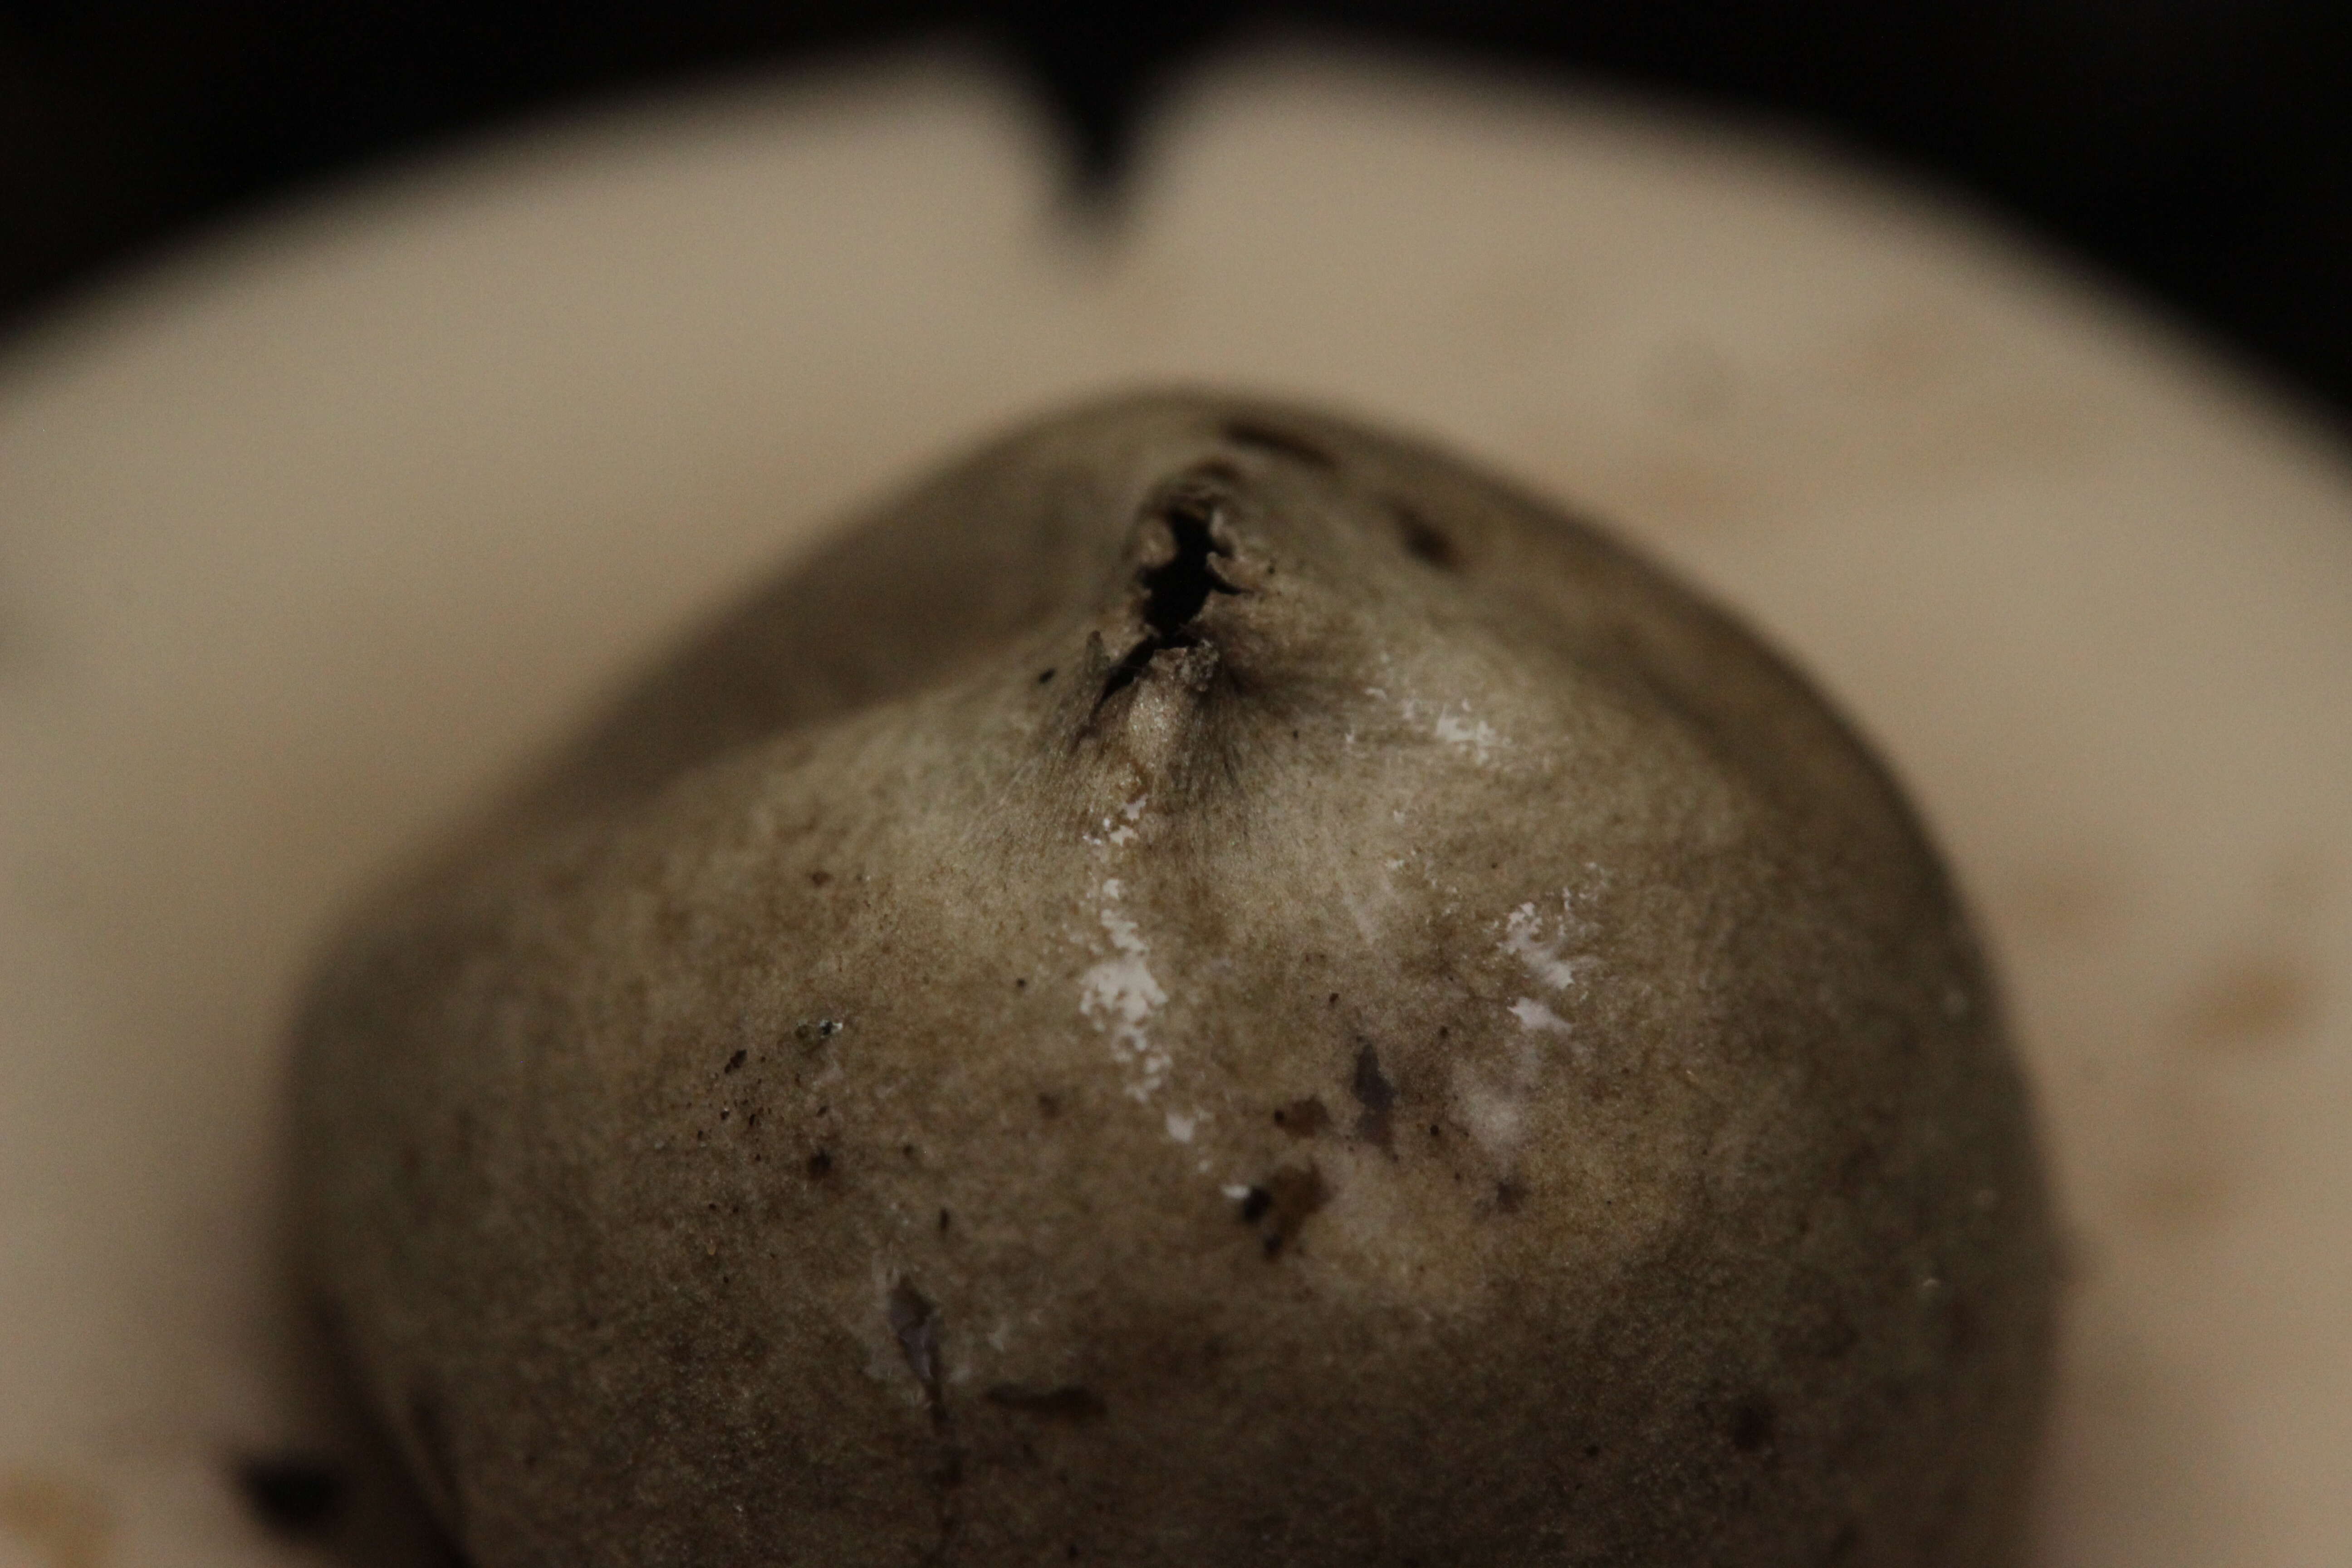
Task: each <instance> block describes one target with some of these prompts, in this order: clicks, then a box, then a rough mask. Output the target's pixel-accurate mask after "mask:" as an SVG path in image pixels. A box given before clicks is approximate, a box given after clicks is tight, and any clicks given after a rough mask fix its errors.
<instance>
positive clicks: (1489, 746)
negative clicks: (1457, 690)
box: [1431, 703, 1505, 765]
mask: <svg viewBox="0 0 2352 1568" xmlns="http://www.w3.org/2000/svg"><path fill="white" fill-rule="evenodd" d="M1431 732H1432V733H1433V734H1434V735H1435V736H1436V737H1437V738H1438V739H1439V740H1441V741H1443V742H1445V743H1446V744H1447V745H1449V746H1451V747H1453V748H1454V750H1455V751H1457V752H1469V753H1470V754H1471V760H1472V761H1474V762H1476V763H1480V764H1481V765H1484V764H1485V763H1486V760H1487V759H1488V758H1489V757H1491V756H1493V755H1494V754H1495V753H1496V752H1498V751H1500V750H1502V748H1503V746H1504V744H1505V742H1504V740H1503V737H1502V736H1501V734H1499V733H1498V732H1497V731H1496V729H1495V726H1493V725H1492V724H1489V723H1487V722H1486V721H1485V720H1484V719H1479V720H1476V721H1473V720H1472V719H1471V717H1470V709H1469V706H1468V705H1467V704H1466V703H1465V705H1464V706H1463V709H1462V711H1461V712H1460V713H1458V714H1455V713H1444V712H1441V713H1440V714H1438V716H1437V722H1436V723H1435V724H1434V725H1433V727H1432V730H1431Z"/></svg>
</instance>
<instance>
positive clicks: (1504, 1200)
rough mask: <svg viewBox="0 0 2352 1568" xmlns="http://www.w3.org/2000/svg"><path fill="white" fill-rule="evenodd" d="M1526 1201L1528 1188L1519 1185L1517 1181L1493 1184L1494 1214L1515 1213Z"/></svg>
mask: <svg viewBox="0 0 2352 1568" xmlns="http://www.w3.org/2000/svg"><path fill="white" fill-rule="evenodd" d="M1527 1201H1528V1190H1527V1188H1525V1187H1523V1186H1521V1185H1519V1184H1518V1183H1517V1182H1497V1183H1496V1184H1495V1212H1496V1214H1517V1213H1518V1212H1519V1209H1520V1207H1521V1206H1522V1205H1525V1204H1526V1203H1527Z"/></svg>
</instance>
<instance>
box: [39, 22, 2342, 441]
mask: <svg viewBox="0 0 2352 1568" xmlns="http://www.w3.org/2000/svg"><path fill="white" fill-rule="evenodd" d="M1299 28H1307V29H1311V30H1313V31H1315V32H1318V33H1321V34H1325V35H1334V34H1336V35H1338V36H1339V37H1343V38H1352V39H1358V40H1363V41H1370V42H1376V43H1380V44H1383V45H1387V46H1391V47H1405V48H1408V49H1412V50H1420V51H1426V52H1429V53H1431V54H1433V55H1441V56H1445V57H1451V58H1457V59H1466V60H1470V61H1474V62H1478V63H1484V64H1488V65H1492V64H1495V63H1498V62H1499V63H1503V64H1506V65H1507V66H1510V67H1513V68H1519V69H1523V70H1524V71H1526V72H1527V73H1528V74H1530V75H1534V76H1538V77H1540V76H1544V75H1553V76H1558V77H1560V78H1564V79H1596V78H1597V79H1605V80H1610V81H1614V82H1620V83H1626V84H1631V85H1635V86H1639V87H1643V88H1646V89H1663V90H1664V91H1666V92H1668V93H1670V94H1674V95H1677V96H1680V97H1684V98H1686V99H1689V100H1696V101H1699V102H1702V103H1709V104H1714V105H1718V106H1724V107H1729V108H1733V109H1736V110H1740V111H1742V112H1745V113H1750V114H1752V113H1756V112H1759V111H1760V112H1762V113H1764V114H1767V115H1769V116H1777V117H1780V118H1783V119H1785V120H1786V121H1790V122H1793V123H1795V124H1796V125H1798V126H1800V127H1802V128H1804V129H1807V130H1809V131H1813V132H1820V133H1822V134H1825V135H1827V136H1829V137H1831V138H1833V139H1835V140H1836V141H1838V142H1842V143H1843V144H1844V145H1845V146H1846V147H1847V148H1848V149H1849V150H1851V151H1853V152H1857V153H1861V154H1862V155H1863V156H1864V158H1866V159H1869V160H1871V161H1874V162H1876V163H1879V164H1880V165H1881V166H1883V167H1888V168H1891V169H1893V170H1895V171H1896V172H1898V173H1914V174H1925V175H1927V177H1929V178H1930V179H1932V180H1934V181H1936V182H1937V183H1940V184H1945V185H1946V186H1948V187H1950V188H1956V189H1958V190H1960V191H1962V192H1964V193H1969V194H1971V195H1974V196H1976V197H1978V198H1979V199H1981V200H1983V201H1985V202H1986V203H1988V204H1989V205H1992V206H1994V207H1996V208H1997V209H1999V210H2000V211H2002V212H2003V213H2004V214H2005V215H2006V216H2008V217H2009V218H2010V219H2011V221H2012V222H2016V223H2019V224H2021V226H2023V227H2025V228H2026V229H2027V230H2028V231H2029V232H2038V233H2039V234H2041V235H2042V236H2043V237H2045V238H2048V239H2051V240H2053V241H2055V242H2056V243H2058V244H2060V245H2062V246H2063V247H2068V248H2070V249H2072V250H2074V251H2075V252H2076V253H2077V254H2079V255H2082V256H2084V257H2086V258H2089V259H2091V260H2092V261H2093V262H2095V264H2097V265H2099V266H2101V267H2103V268H2105V269H2106V270H2108V271H2109V273H2110V274H2111V275H2112V276H2114V277H2116V278H2117V279H2120V280H2122V281H2123V282H2124V283H2125V285H2126V287H2128V288H2131V289H2136V290H2137V291H2138V292H2139V293H2141V294H2142V295H2143V296H2146V297H2150V298H2153V299H2155V300H2158V301H2160V302H2162V303H2163V304H2165V305H2167V306H2168V307H2169V308H2171V309H2172V310H2175V311H2177V312H2179V313H2180V314H2182V315H2185V316H2186V317H2188V318H2189V320H2190V321H2192V322H2195V323H2200V324H2201V325H2202V327H2203V328H2204V330H2205V331H2207V332H2208V333H2209V334H2210V336H2211V337H2212V338H2213V339H2215V340H2216V341H2218V342H2220V343H2221V344H2222V345H2223V346H2224V347H2225V348H2228V349H2231V350H2232V351H2234V352H2235V353H2237V354H2238V355H2239V356H2240V357H2242V358H2243V359H2245V360H2248V361H2251V362H2252V363H2254V364H2255V365H2257V366H2259V367H2263V368H2264V369H2266V370H2267V371H2268V372H2269V373H2270V374H2275V375H2278V376H2280V377H2282V378H2283V379H2284V380H2285V381H2286V382H2288V383H2289V384H2297V385H2299V386H2300V387H2301V388H2302V389H2303V390H2305V391H2306V392H2308V393H2312V394H2315V395H2318V396H2319V397H2320V398H2321V399H2323V400H2325V401H2326V403H2328V404H2329V405H2331V406H2332V408H2333V410H2334V411H2335V412H2336V415H2337V416H2339V417H2340V416H2341V415H2342V414H2343V413H2344V412H2345V411H2346V410H2347V408H2352V313H2347V311H2346V310H2344V309H2343V307H2342V304H2341V290H2342V288H2343V286H2344V282H2345V280H2346V279H2347V276H2352V92H2347V91H2346V90H2345V84H2346V83H2347V81H2352V42H2347V39H2352V29H2347V28H2345V27H2343V26H2340V17H2338V16H2336V7H2335V6H2333V5H2327V4H2325V3H2324V0H2134V3H2131V4H2126V3H2125V0H1993V3H1991V4H1985V3H1982V0H1973V3H1965V0H1806V3H1798V0H1659V3H1653V4H1645V5H1537V4H1533V3H1531V0H1287V3H1285V0H1161V3H1160V4H1157V5H1102V4H1088V3H1087V0H855V3H853V0H770V3H767V4H751V3H746V0H664V3H663V4H659V5H656V4H653V3H651V0H571V3H567V4H562V5H557V4H553V3H552V0H467V3H466V4H463V5H459V4H454V3H451V0H437V3H420V0H342V3H340V4H337V5H318V4H315V3H313V0H219V3H217V4H211V5H183V4H176V3H173V0H70V3H68V0H7V3H6V4H5V5H0V334H5V333H7V332H10V331H15V330H17V329H21V328H22V327H23V326H24V325H25V324H26V323H27V322H29V321H33V320H36V319H37V318H38V317H39V316H41V315H42V314H43V313H44V312H45V311H46V310H48V309H50V308H51V307H53V306H55V305H57V304H58V303H59V302H61V301H62V300H66V299H68V298H69V297H71V296H72V295H73V294H74V293H75V292H76V291H77V290H79V289H84V288H86V287H88V286H89V284H90V283H91V282H92V281H93V280H95V279H100V278H103V277H104V276H106V275H107V274H108V273H109V272H110V270H113V269H116V268H122V267H124V266H126V265H135V264H136V263H137V261H138V260H139V258H141V257H142V256H143V255H146V254H149V253H152V251H153V250H154V249H155V247H158V246H161V245H165V244H168V243H170V242H172V241H173V240H174V239H176V238H179V237H184V236H186V235H188V234H189V233H190V232H191V231H192V230H194V229H196V228H199V227H201V226H210V225H217V224H221V223H224V222H228V221H233V220H234V219H235V218H236V216H238V215H240V214H241V213H243V212H246V211H248V210H250V209H251V208H253V207H254V206H255V205H257V204H261V203H268V202H271V201H275V200H278V199H280V198H283V197H285V196H287V195H291V194H294V193H296V192H299V190H301V189H302V188H303V187H305V186H306V185H310V184H315V183H317V182H320V181H321V180H325V179H329V178H332V177H335V176H339V175H341V174H346V173H349V172H351V171H352V170H355V169H359V168H362V167H364V166H366V165H367V164H369V163H373V162H376V161H380V160H384V159H388V158H395V157H398V156H400V155H402V154H405V153H416V152H419V151H424V150H429V149H430V148H432V147H433V146H434V145H435V144H436V143H441V142H447V141H450V140H452V139H455V138H459V137H463V136H466V135H468V134H469V133H472V132H476V131H478V130H479V129H481V128H483V127H485V126H489V125H493V124H495V123H497V122H499V121H503V120H508V119H510V118H513V117H517V116H522V115H528V114H531V113H534V112H537V111H541V110H546V109H548V108H550V107H551V106H556V105H561V104H564V103H568V102H574V101H579V100H591V99H593V98H596V97H599V96H609V95H614V94H635V93H639V92H645V91H649V90H652V89H659V88H667V87H671V86H675V85H677V84H678V83H680V82H684V81H691V80H694V79H708V78H710V77H714V76H723V75H726V74H729V73H734V72H740V71H746V70H751V69H756V68H762V67H766V66H771V65H772V64H775V63H777V62H779V61H782V60H785V59H788V58H807V57H818V56H824V55H839V54H842V53H845V52H862V51H866V50H870V49H874V48H877V47H884V46H887V45H891V44H897V43H904V42H907V41H910V40H919V39H925V38H947V39H950V40H960V41H965V42H972V41H977V42H979V43H981V44H982V46H983V47H989V48H992V49H994V50H996V51H998V52H1000V53H1001V55H1002V56H1003V58H1008V59H1010V60H1012V61H1014V62H1016V63H1017V64H1018V65H1019V66H1020V67H1021V68H1023V70H1024V72H1025V74H1026V77H1027V79H1029V80H1030V81H1031V82H1033V83H1034V88H1035V90H1036V92H1037V93H1038V94H1039V95H1040V98H1041V100H1042V101H1043V102H1044V103H1045V104H1046V105H1047V106H1048V108H1049V109H1050V110H1051V111H1052V113H1053V114H1054V116H1055V119H1056V120H1057V121H1058V123H1059V125H1060V126H1061V128H1062V130H1063V131H1064V132H1065V135H1066V147H1067V149H1068V152H1069V159H1070V161H1069V170H1070V181H1071V186H1072V190H1073V192H1074V194H1075V195H1076V196H1077V197H1078V198H1079V199H1081V200H1083V201H1086V202H1088V203H1091V204H1094V205H1097V206H1100V207H1103V208H1105V209H1106V210H1108V211H1115V210H1116V204H1117V201H1118V188H1119V187H1118V180H1119V174H1120V169H1121V165H1122V154H1123V153H1124V151H1125V149H1126V146H1127V144H1128V137H1129V130H1130V128H1131V127H1132V126H1133V125H1134V124H1135V123H1136V121H1137V118H1138V116H1139V113H1140V112H1141V111H1143V110H1147V109H1148V108H1149V107H1150V102H1151V100H1152V98H1153V95H1154V94H1155V92H1156V91H1158V90H1160V89H1161V88H1163V87H1164V86H1165V85H1166V84H1167V83H1168V82H1169V81H1170V79H1171V77H1174V76H1176V75H1178V74H1181V71H1182V70H1183V68H1185V67H1187V66H1188V65H1192V64H1195V63H1198V62H1200V61H1201V60H1202V59H1203V58H1207V57H1210V56H1212V55H1213V54H1214V53H1215V52H1216V51H1218V50H1219V49H1221V48H1223V47H1229V46H1234V45H1238V44H1242V43H1245V42H1248V41H1250V40H1251V39H1253V38H1255V37H1260V36H1262V35H1264V34H1265V33H1267V32H1269V31H1282V30H1297V29H1299Z"/></svg>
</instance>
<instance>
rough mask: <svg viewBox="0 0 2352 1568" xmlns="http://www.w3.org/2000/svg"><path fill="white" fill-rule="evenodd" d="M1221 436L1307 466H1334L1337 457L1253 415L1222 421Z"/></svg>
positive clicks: (1336, 462)
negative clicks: (1223, 422) (1263, 422)
mask: <svg viewBox="0 0 2352 1568" xmlns="http://www.w3.org/2000/svg"><path fill="white" fill-rule="evenodd" d="M1224 437H1225V439H1226V440H1228V441H1231V442H1232V443H1233V444H1234V446H1236V447H1254V448H1255V449H1256V450H1258V451H1261V452H1267V453H1271V454H1272V455H1274V456H1275V457H1277V458H1289V459H1290V460H1291V461H1292V462H1294V463H1304V464H1306V465H1307V467H1308V468H1324V469H1331V468H1338V467H1339V459H1338V458H1334V457H1333V456H1332V455H1331V454H1330V453H1328V452H1327V451H1325V450H1324V449H1323V448H1322V447H1318V446H1317V445H1315V443H1313V442H1312V441H1309V440H1308V439H1307V437H1304V436H1300V435H1297V434H1295V433H1294V432H1292V431H1288V430H1284V429H1281V428H1279V427H1277V426H1272V425H1266V424H1262V423H1260V422H1259V421H1257V420H1255V419H1228V420H1226V421H1225V428H1224Z"/></svg>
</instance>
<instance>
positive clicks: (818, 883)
mask: <svg viewBox="0 0 2352 1568" xmlns="http://www.w3.org/2000/svg"><path fill="white" fill-rule="evenodd" d="M832 880H833V873H832V872H830V871H811V872H810V873H809V886H811V887H813V888H822V887H824V885H825V884H826V883H827V882H830V881H832Z"/></svg>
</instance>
